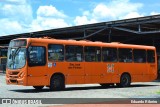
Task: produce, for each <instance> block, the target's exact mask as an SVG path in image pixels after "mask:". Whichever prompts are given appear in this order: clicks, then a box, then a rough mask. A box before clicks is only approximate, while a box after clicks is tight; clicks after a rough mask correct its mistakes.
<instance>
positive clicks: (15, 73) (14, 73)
mask: <svg viewBox="0 0 160 107" xmlns="http://www.w3.org/2000/svg"><path fill="white" fill-rule="evenodd" d="M18 73H19V72H12V73H10V75H17V74H18Z"/></svg>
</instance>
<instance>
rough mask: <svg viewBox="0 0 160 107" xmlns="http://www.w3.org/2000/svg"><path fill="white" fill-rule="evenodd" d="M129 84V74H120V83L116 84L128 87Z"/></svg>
mask: <svg viewBox="0 0 160 107" xmlns="http://www.w3.org/2000/svg"><path fill="white" fill-rule="evenodd" d="M130 84H131V77H130V75H129V74H122V76H121V79H120V83H118V84H117V86H119V87H129V86H130Z"/></svg>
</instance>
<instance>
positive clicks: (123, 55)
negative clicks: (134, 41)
mask: <svg viewBox="0 0 160 107" xmlns="http://www.w3.org/2000/svg"><path fill="white" fill-rule="evenodd" d="M119 62H132V49H126V48H119Z"/></svg>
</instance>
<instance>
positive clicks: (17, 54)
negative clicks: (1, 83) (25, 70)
mask: <svg viewBox="0 0 160 107" xmlns="http://www.w3.org/2000/svg"><path fill="white" fill-rule="evenodd" d="M25 63H26V48H20V47H19V48H9V49H8V58H7V67H8V68H10V69H18V68H22V67H23V66H24V65H25Z"/></svg>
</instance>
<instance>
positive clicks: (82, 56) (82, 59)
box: [64, 44, 84, 62]
mask: <svg viewBox="0 0 160 107" xmlns="http://www.w3.org/2000/svg"><path fill="white" fill-rule="evenodd" d="M68 46H76V47H82V55H81V61H76V60H74V61H68V60H66V59H67V58H66V53H67V49H66V48H67V47H68ZM64 53H65V55H64V59H65V61H66V62H83V61H84V46H83V45H70V44H66V45H65V51H64Z"/></svg>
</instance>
